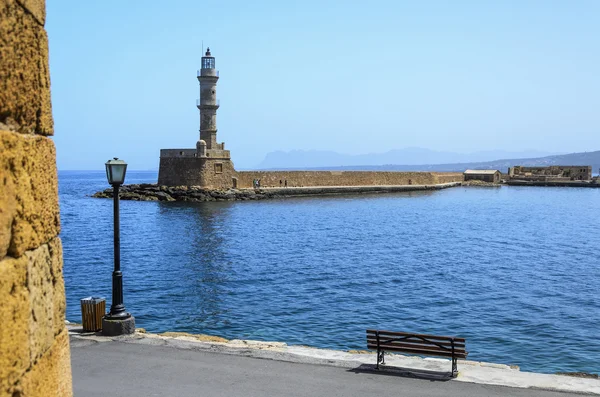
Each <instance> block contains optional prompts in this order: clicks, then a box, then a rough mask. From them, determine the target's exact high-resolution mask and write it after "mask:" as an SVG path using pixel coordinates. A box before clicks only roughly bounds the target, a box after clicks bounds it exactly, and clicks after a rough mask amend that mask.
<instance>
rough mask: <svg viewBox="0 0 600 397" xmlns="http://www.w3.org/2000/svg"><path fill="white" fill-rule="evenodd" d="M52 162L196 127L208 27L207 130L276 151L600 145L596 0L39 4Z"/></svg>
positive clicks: (154, 155)
mask: <svg viewBox="0 0 600 397" xmlns="http://www.w3.org/2000/svg"><path fill="white" fill-rule="evenodd" d="M47 12H48V18H47V24H46V28H47V30H48V35H49V41H50V71H51V79H52V106H53V112H54V119H55V137H54V140H55V142H56V146H57V156H58V167H59V169H62V170H66V169H80V170H89V169H102V168H103V163H104V162H105V161H106V160H107V159H108V158H111V157H114V156H118V157H121V158H123V159H125V160H126V161H127V162H128V163H129V164H130V168H131V169H139V170H143V169H153V168H157V167H158V157H159V150H160V149H161V148H185V147H194V146H195V142H196V141H197V139H198V127H199V125H198V124H199V116H198V110H197V109H196V107H195V99H196V98H197V97H198V96H199V89H198V81H197V80H196V70H197V69H198V68H199V67H200V57H201V56H202V55H201V54H202V49H201V46H202V40H203V41H204V45H205V46H207V45H208V46H210V47H211V50H212V53H213V55H214V56H215V57H216V65H217V69H219V71H220V76H221V78H220V80H219V84H218V88H217V95H218V98H219V99H220V101H221V108H220V109H219V111H218V116H217V124H218V128H219V131H218V138H219V140H220V141H224V142H225V143H226V147H227V148H228V149H230V150H231V151H232V157H233V160H234V163H235V164H236V166H238V167H243V168H248V167H252V166H254V165H256V164H257V163H259V162H260V161H261V160H262V159H263V158H264V156H265V154H266V153H268V152H271V151H274V150H293V149H320V150H335V151H338V152H342V153H350V154H360V153H371V152H384V151H387V150H390V149H399V148H403V147H411V146H418V147H424V148H429V149H436V150H449V151H459V152H471V151H478V150H489V149H504V150H515V151H517V150H523V149H538V150H542V151H551V152H571V151H591V150H600V131H599V126H600V111H599V109H600V77H599V76H600V73H599V70H600V51H599V49H600V24H598V17H599V16H600V2H598V1H594V0H590V1H585V0H577V1H566V0H565V1H551V0H545V1H534V0H528V1H523V0H518V1H500V0H498V1H495V2H494V1H441V0H440V1H411V2H408V1H377V0H373V1H369V2H366V1H361V2H356V1H327V0H321V1H311V0H305V1H302V2H287V1H254V2H248V1H227V0H221V1H210V2H205V1H185V0H178V1H173V2H170V4H167V3H165V2H154V1H136V0H132V1H129V0H128V1H119V2H117V1H105V2H93V1H89V2H88V1H82V2H75V1H69V2H68V1H58V0H54V1H53V0H48V2H47Z"/></svg>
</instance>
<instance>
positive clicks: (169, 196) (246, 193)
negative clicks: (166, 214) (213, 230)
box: [92, 183, 276, 202]
mask: <svg viewBox="0 0 600 397" xmlns="http://www.w3.org/2000/svg"><path fill="white" fill-rule="evenodd" d="M92 197H94V198H112V197H113V189H112V188H108V189H105V190H103V191H101V192H96V193H94V194H93V195H92ZM274 197H276V195H275V194H273V193H269V192H265V191H263V190H258V189H257V190H239V189H227V190H208V189H203V188H200V187H194V186H192V187H188V186H159V185H156V184H151V183H142V184H134V185H123V186H121V187H120V188H119V198H120V199H121V200H133V201H189V202H203V201H236V200H262V199H266V198H274Z"/></svg>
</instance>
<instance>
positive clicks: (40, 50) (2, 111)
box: [0, 0, 53, 135]
mask: <svg viewBox="0 0 600 397" xmlns="http://www.w3.org/2000/svg"><path fill="white" fill-rule="evenodd" d="M23 4H25V5H26V7H27V8H26V7H24V6H23ZM43 4H44V3H43V2H42V1H34V0H30V1H22V2H17V1H16V0H1V1H0V60H2V64H1V67H0V123H2V124H4V125H5V127H4V128H3V129H9V130H13V131H18V132H22V133H28V134H33V133H35V134H40V135H52V133H53V124H52V109H51V105H50V74H49V70H48V38H47V35H46V30H45V29H44V26H43V21H44V19H45V12H44V11H42V9H43V8H44V7H43ZM0 126H1V125H0Z"/></svg>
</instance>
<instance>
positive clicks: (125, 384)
mask: <svg viewBox="0 0 600 397" xmlns="http://www.w3.org/2000/svg"><path fill="white" fill-rule="evenodd" d="M231 342H233V343H231ZM231 342H230V343H228V344H225V343H211V342H199V341H198V340H194V338H186V337H176V338H168V337H159V336H151V335H147V334H146V335H140V334H136V336H134V337H120V338H105V337H99V336H95V335H89V336H80V335H77V334H72V335H71V360H72V368H73V388H74V393H75V396H76V397H77V396H90V397H94V396H102V397H104V396H107V395H110V396H182V397H185V396H215V397H218V396H228V397H230V396H238V395H243V396H248V397H253V396H349V397H352V396H365V395H377V396H399V395H401V396H466V397H468V396H478V397H480V396H536V397H537V396H540V397H541V396H547V397H550V396H556V397H559V396H568V395H576V394H574V393H562V392H556V391H546V390H539V389H531V388H512V387H505V386H497V385H489V384H476V383H469V382H464V381H463V382H461V381H457V380H449V378H448V377H446V376H445V375H444V374H443V373H441V372H440V371H430V370H424V369H421V370H419V369H418V368H415V369H413V370H412V371H411V373H410V374H408V373H407V372H406V371H398V370H392V369H391V368H390V369H388V370H385V371H381V372H375V371H373V370H372V367H373V366H372V364H365V363H364V362H361V361H360V360H341V359H339V357H337V358H336V356H330V355H328V354H326V353H322V354H321V355H319V354H317V355H315V354H298V352H301V349H303V348H302V347H298V348H299V349H300V350H298V351H297V352H296V353H293V352H290V351H288V347H286V345H285V344H278V343H268V342H262V343H260V342H259V343H256V342H247V341H231ZM304 349H309V350H315V351H316V350H318V351H323V352H327V350H322V349H310V348H304ZM329 352H333V351H329ZM340 353H344V352H340ZM346 354H347V353H346ZM353 356H363V357H362V358H363V359H364V358H367V359H369V358H370V359H374V356H372V355H353ZM340 357H341V356H340ZM390 357H391V356H390ZM419 360H422V359H419ZM363 361H364V360H363ZM367 361H369V360H367ZM370 361H373V360H370ZM388 361H389V358H388ZM446 363H447V362H446ZM412 368H413V367H412V366H411V369H412ZM460 368H461V367H460V363H459V369H460ZM516 372H518V371H516ZM545 376H555V375H545ZM560 378H564V379H565V380H566V381H570V379H569V378H568V377H560ZM573 379H575V378H573ZM492 380H493V379H492ZM576 380H577V379H576ZM584 381H587V382H590V381H591V382H592V383H591V385H592V386H594V385H596V383H594V382H597V385H598V386H599V387H600V381H599V380H597V379H584ZM492 383H493V382H492ZM579 395H580V394H579Z"/></svg>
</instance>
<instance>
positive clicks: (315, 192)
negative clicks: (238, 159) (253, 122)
mask: <svg viewBox="0 0 600 397" xmlns="http://www.w3.org/2000/svg"><path fill="white" fill-rule="evenodd" d="M460 184H461V183H460V182H454V183H445V184H440V185H403V186H313V187H289V188H261V189H223V190H210V189H203V188H201V187H195V186H191V187H188V186H159V185H157V184H151V183H142V184H134V185H123V186H121V188H120V189H119V198H120V199H121V200H133V201H187V202H204V201H244V200H264V199H276V198H284V197H301V196H326V195H343V194H362V193H392V192H407V191H417V190H439V189H445V188H449V187H454V186H460ZM112 196H113V189H112V188H108V189H105V190H103V191H100V192H96V193H94V194H93V195H92V197H95V198H112Z"/></svg>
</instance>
